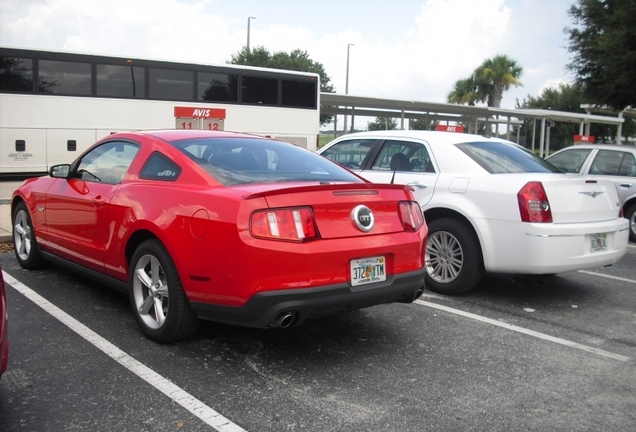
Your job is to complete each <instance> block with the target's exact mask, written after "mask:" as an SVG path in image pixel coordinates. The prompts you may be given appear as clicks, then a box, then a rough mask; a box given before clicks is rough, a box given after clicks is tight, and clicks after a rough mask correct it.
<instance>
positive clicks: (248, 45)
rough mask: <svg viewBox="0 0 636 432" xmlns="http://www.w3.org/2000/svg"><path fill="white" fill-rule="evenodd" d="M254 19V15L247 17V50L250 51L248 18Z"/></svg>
mask: <svg viewBox="0 0 636 432" xmlns="http://www.w3.org/2000/svg"><path fill="white" fill-rule="evenodd" d="M252 19H256V17H255V16H248V17H247V52H248V53H249V52H250V20H252Z"/></svg>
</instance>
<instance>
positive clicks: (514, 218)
mask: <svg viewBox="0 0 636 432" xmlns="http://www.w3.org/2000/svg"><path fill="white" fill-rule="evenodd" d="M318 153H320V154H321V155H322V156H325V157H327V158H329V159H331V160H333V161H336V162H338V163H340V164H342V165H344V166H347V167H348V168H349V169H351V170H352V171H354V172H356V173H358V174H359V175H361V176H362V177H364V178H366V179H368V180H370V181H373V182H376V183H398V184H408V185H410V186H412V187H413V189H414V191H415V195H416V197H417V199H418V201H419V203H420V205H421V206H422V210H423V211H424V214H425V217H426V220H427V223H428V228H429V234H428V242H427V246H426V251H425V259H426V271H427V274H426V283H427V286H428V287H429V288H430V289H431V290H433V291H436V292H439V293H444V294H460V293H463V292H467V291H469V290H471V289H472V288H474V286H475V285H476V284H477V283H478V282H479V281H480V280H481V278H482V276H483V275H484V272H491V273H507V274H555V273H560V272H566V271H573V270H582V269H587V268H594V267H602V266H607V265H611V264H613V263H615V262H617V261H618V260H619V259H620V258H621V257H622V256H623V255H624V254H625V251H626V249H627V242H628V235H629V228H628V221H627V220H626V219H624V218H623V217H622V210H621V207H620V202H619V198H618V193H617V191H616V188H615V187H614V184H613V183H612V182H610V181H606V180H602V179H591V178H586V177H582V176H578V175H570V174H565V173H563V172H562V171H560V170H559V169H558V168H556V167H555V166H553V165H552V164H550V163H549V162H547V161H545V160H544V159H542V158H539V157H538V156H536V155H534V154H533V153H531V152H529V151H527V150H525V149H524V148H522V147H521V146H519V145H517V144H514V143H512V142H509V141H505V140H502V139H496V138H490V137H484V136H480V135H469V134H461V133H450V132H433V131H374V132H361V133H355V134H349V135H345V136H343V137H340V138H338V139H336V140H334V141H332V142H331V143H329V144H327V145H326V146H324V147H323V148H321V149H320V150H318Z"/></svg>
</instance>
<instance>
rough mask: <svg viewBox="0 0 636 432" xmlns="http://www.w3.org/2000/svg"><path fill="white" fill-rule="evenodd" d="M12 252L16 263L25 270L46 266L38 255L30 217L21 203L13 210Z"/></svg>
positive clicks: (38, 250)
mask: <svg viewBox="0 0 636 432" xmlns="http://www.w3.org/2000/svg"><path fill="white" fill-rule="evenodd" d="M13 251H14V253H15V258H16V259H17V260H18V263H19V264H20V265H21V266H22V267H23V268H25V269H29V270H35V269H39V268H41V267H43V266H44V265H45V264H46V263H45V261H44V259H43V258H42V255H40V249H39V248H38V243H37V241H36V238H35V230H34V229H33V223H32V221H31V215H30V214H29V210H28V209H27V206H26V204H25V203H23V202H21V203H18V205H16V206H15V209H14V210H13Z"/></svg>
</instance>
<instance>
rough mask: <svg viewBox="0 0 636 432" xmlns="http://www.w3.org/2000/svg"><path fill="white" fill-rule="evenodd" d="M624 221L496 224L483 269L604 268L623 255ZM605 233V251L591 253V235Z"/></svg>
mask: <svg viewBox="0 0 636 432" xmlns="http://www.w3.org/2000/svg"><path fill="white" fill-rule="evenodd" d="M626 222H627V220H626V219H623V218H620V219H616V220H613V221H607V222H601V223H590V224H526V223H521V222H511V223H509V222H506V221H498V222H497V224H496V226H492V227H489V229H491V230H496V231H492V232H496V235H491V237H490V242H489V243H488V242H487V247H489V248H490V250H487V251H485V253H484V257H485V258H486V256H488V257H489V258H490V259H489V260H487V262H486V263H485V265H486V270H487V271H490V272H496V273H527V274H554V273H561V272H567V271H575V270H584V269H589V268H596V267H603V266H607V265H611V264H614V263H616V262H617V261H618V260H619V259H621V258H622V257H623V255H625V252H626V251H627V242H628V237H629V231H628V224H627V223H626ZM601 233H603V234H606V236H607V248H606V250H603V251H593V250H592V236H593V235H594V234H601Z"/></svg>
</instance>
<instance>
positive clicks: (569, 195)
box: [542, 177, 620, 224]
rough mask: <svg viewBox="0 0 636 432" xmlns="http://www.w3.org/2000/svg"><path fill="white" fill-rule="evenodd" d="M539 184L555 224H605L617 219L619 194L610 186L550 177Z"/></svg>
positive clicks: (587, 180)
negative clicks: (602, 222)
mask: <svg viewBox="0 0 636 432" xmlns="http://www.w3.org/2000/svg"><path fill="white" fill-rule="evenodd" d="M542 183H543V188H544V189H545V192H546V194H547V196H548V201H549V202H550V207H551V209H552V219H553V222H554V223H556V224H559V223H585V222H599V221H607V220H612V219H616V217H617V216H618V212H619V208H620V203H619V199H618V193H617V192H616V187H615V186H614V184H613V183H611V182H608V181H605V180H595V179H586V178H580V177H579V178H572V177H563V178H562V179H555V178H554V177H552V178H550V179H549V180H548V179H543V180H542Z"/></svg>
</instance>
